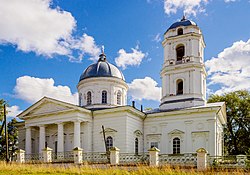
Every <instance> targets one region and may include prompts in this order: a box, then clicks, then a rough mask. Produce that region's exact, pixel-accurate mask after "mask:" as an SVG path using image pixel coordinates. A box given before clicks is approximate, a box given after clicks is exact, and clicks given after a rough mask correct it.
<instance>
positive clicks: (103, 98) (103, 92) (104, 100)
mask: <svg viewBox="0 0 250 175" xmlns="http://www.w3.org/2000/svg"><path fill="white" fill-rule="evenodd" d="M106 103H107V91H102V104H106Z"/></svg>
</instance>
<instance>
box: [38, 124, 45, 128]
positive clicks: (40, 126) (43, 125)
mask: <svg viewBox="0 0 250 175" xmlns="http://www.w3.org/2000/svg"><path fill="white" fill-rule="evenodd" d="M37 126H38V127H39V128H42V127H44V128H45V127H46V125H45V124H40V125H37Z"/></svg>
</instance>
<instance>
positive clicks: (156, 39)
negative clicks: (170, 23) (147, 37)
mask: <svg viewBox="0 0 250 175" xmlns="http://www.w3.org/2000/svg"><path fill="white" fill-rule="evenodd" d="M153 41H155V42H157V43H159V42H160V41H161V34H160V33H157V34H156V35H155V37H154V39H153Z"/></svg>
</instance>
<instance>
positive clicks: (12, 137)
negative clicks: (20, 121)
mask: <svg viewBox="0 0 250 175" xmlns="http://www.w3.org/2000/svg"><path fill="white" fill-rule="evenodd" d="M4 104H6V102H5V101H4V100H3V99H0V111H1V113H0V119H1V121H2V118H3V105H4ZM16 122H17V121H16V119H15V118H14V119H12V120H11V121H10V122H8V124H7V129H8V145H9V155H10V157H12V156H13V155H14V153H15V151H16V150H17V144H18V131H17V127H16V126H15V124H16ZM1 127H2V126H1V125H0V128H1ZM5 151H6V144H5V137H4V131H2V133H0V159H3V158H4V157H5V155H6V152H5Z"/></svg>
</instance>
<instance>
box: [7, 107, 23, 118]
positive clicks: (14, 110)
mask: <svg viewBox="0 0 250 175" xmlns="http://www.w3.org/2000/svg"><path fill="white" fill-rule="evenodd" d="M6 110H7V117H16V116H17V115H18V114H20V113H21V112H22V110H20V108H19V106H16V105H14V106H10V107H7V108H6Z"/></svg>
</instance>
